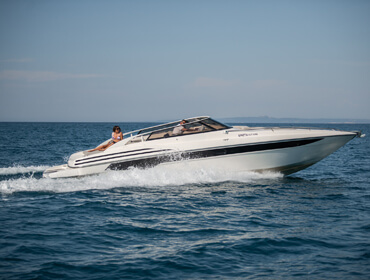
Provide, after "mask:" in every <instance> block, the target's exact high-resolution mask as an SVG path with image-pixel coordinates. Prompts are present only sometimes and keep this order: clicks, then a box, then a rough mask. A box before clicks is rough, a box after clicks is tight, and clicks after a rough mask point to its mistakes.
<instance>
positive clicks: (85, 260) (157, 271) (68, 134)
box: [0, 123, 370, 279]
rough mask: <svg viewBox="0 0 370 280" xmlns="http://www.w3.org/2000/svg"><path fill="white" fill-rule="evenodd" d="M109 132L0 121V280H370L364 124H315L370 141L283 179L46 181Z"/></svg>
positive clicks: (368, 154) (101, 126)
mask: <svg viewBox="0 0 370 280" xmlns="http://www.w3.org/2000/svg"><path fill="white" fill-rule="evenodd" d="M113 125H116V124H112V123H0V198H1V199H0V279H369V276H370V141H369V136H370V125H368V124H330V125H329V124H325V125H322V124H316V125H311V126H316V127H330V128H337V129H342V130H362V131H363V132H364V133H367V135H368V137H365V138H356V139H353V140H352V141H351V142H349V143H348V144H347V145H345V146H344V147H342V148H341V149H340V150H338V151H337V152H335V153H334V154H332V155H331V156H329V157H328V158H326V159H324V160H323V161H321V162H319V163H317V164H316V165H314V166H312V167H310V168H308V169H306V170H303V171H301V172H298V173H296V174H293V175H291V176H288V177H283V176H281V175H280V174H277V173H268V174H257V173H248V172H244V173H227V174H225V173H218V172H215V171H214V170H207V169H202V170H183V171H182V172H181V173H176V174H173V173H170V172H168V171H166V170H165V169H163V168H161V167H160V166H158V167H156V168H153V169H148V170H138V169H133V170H128V171H120V172H115V171H111V172H108V173H105V174H100V175H96V176H89V177H84V178H67V179H57V180H52V179H44V178H42V172H43V170H45V169H46V168H48V167H50V166H53V165H57V164H63V163H65V162H66V160H67V159H68V156H69V155H70V154H72V153H73V152H75V151H78V150H85V149H88V148H91V147H94V146H96V145H98V144H99V143H101V142H103V141H104V140H105V139H106V138H109V136H110V133H111V128H112V127H113ZM118 125H120V126H121V128H123V129H124V130H125V131H129V130H132V129H138V128H141V127H146V126H148V125H151V124H148V123H119V124H118ZM258 126H260V124H258ZM274 126H275V124H274ZM305 126H307V124H305Z"/></svg>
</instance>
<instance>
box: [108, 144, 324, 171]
mask: <svg viewBox="0 0 370 280" xmlns="http://www.w3.org/2000/svg"><path fill="white" fill-rule="evenodd" d="M320 140H322V138H316V139H305V140H293V141H286V142H276V143H265V144H257V145H245V146H237V147H226V148H217V149H212V150H205V151H194V152H184V153H170V154H165V155H161V156H157V157H148V158H144V159H136V160H130V161H124V162H118V163H112V164H111V165H109V166H108V168H107V169H111V170H127V169H128V168H130V167H135V168H151V167H154V166H156V165H159V164H161V163H166V162H174V161H181V160H189V159H197V158H209V157H217V156H224V155H232V154H240V153H250V152H259V151H267V150H276V149H285V148H293V147H299V146H304V145H308V144H311V143H314V142H317V141H320Z"/></svg>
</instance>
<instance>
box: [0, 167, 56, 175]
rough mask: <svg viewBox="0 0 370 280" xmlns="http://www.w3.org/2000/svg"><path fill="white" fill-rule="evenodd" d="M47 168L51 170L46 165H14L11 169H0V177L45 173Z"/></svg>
mask: <svg viewBox="0 0 370 280" xmlns="http://www.w3.org/2000/svg"><path fill="white" fill-rule="evenodd" d="M47 168H49V166H46V165H40V166H33V165H31V166H22V165H14V166H11V167H3V168H0V176H1V175H16V174H26V173H36V172H43V171H44V170H45V169H47Z"/></svg>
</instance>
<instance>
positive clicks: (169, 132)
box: [145, 117, 230, 140]
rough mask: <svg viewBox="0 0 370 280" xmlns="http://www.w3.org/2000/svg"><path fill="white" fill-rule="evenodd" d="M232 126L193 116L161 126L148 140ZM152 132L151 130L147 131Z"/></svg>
mask: <svg viewBox="0 0 370 280" xmlns="http://www.w3.org/2000/svg"><path fill="white" fill-rule="evenodd" d="M227 128H230V127H229V126H226V125H224V124H222V123H219V122H217V121H215V120H212V119H210V118H205V117H202V118H192V119H186V120H185V121H181V122H180V123H179V122H176V123H171V124H166V125H163V127H161V128H159V129H158V128H157V130H155V131H153V132H151V133H150V135H149V137H148V138H147V139H146V140H155V139H160V138H168V137H174V136H176V137H177V136H182V135H189V134H197V133H205V132H210V131H216V130H222V129H227ZM145 132H150V130H148V131H145Z"/></svg>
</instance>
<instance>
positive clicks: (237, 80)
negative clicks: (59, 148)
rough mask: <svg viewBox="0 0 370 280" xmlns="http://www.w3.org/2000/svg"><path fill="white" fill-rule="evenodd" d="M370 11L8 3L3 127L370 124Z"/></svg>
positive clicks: (322, 0) (356, 3) (309, 5)
mask: <svg viewBox="0 0 370 280" xmlns="http://www.w3.org/2000/svg"><path fill="white" fill-rule="evenodd" d="M369 15H370V1H367V0H348V1H341V0H330V1H329V0H317V1H315V0H312V1H309V0H307V1H303V0H301V1H300V0H295V1H293V0H291V1H277V0H275V1H267V0H261V1H257V0H256V1H248V0H244V1H236V0H229V1H226V0H225V1H216V0H210V1H206V0H197V1H195V0H187V1H185V0H184V1H176V0H173V1H160V0H158V1H155V0H152V1H141V0H136V1H133V0H132V1H125V0H121V1H109V0H108V1H92V0H86V1H85V0H76V1H59V0H56V1H53V0H44V1H41V0H40V1H38V0H34V1H29V0H25V1H17V0H0V40H1V43H0V121H113V122H122V121H151V120H163V119H181V118H183V117H190V116H195V115H211V116H214V117H216V118H221V117H235V116H240V117H247V116H262V115H268V116H271V117H298V118H316V117H317V118H366V119H370V109H369V107H370V16H369Z"/></svg>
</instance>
